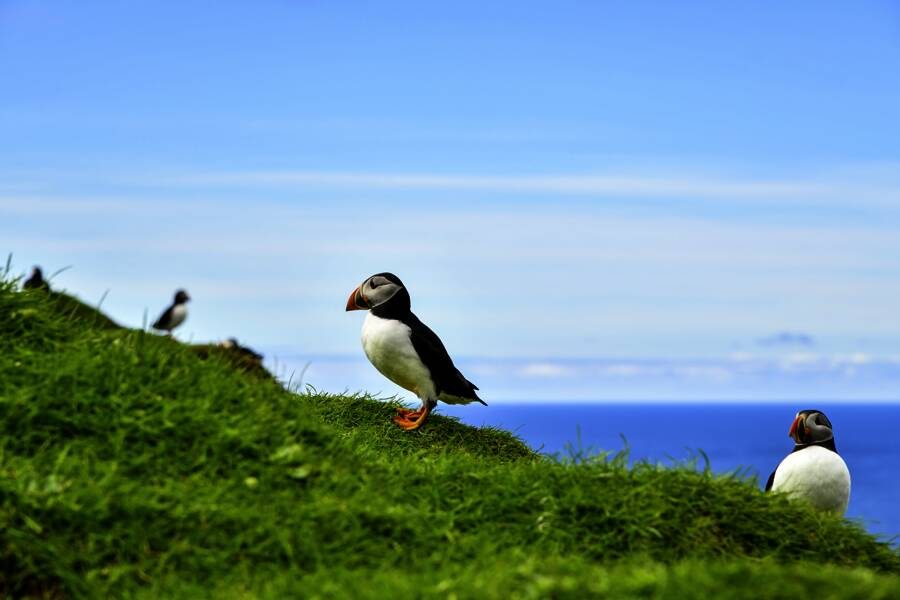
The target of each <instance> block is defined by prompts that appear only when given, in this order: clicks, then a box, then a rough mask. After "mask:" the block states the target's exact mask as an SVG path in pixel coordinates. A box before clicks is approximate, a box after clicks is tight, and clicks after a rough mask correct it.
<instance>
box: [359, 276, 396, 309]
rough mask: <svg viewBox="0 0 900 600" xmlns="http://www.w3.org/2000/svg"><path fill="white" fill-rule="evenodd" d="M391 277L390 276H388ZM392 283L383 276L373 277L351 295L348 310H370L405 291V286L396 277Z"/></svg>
mask: <svg viewBox="0 0 900 600" xmlns="http://www.w3.org/2000/svg"><path fill="white" fill-rule="evenodd" d="M387 275H390V274H387ZM391 277H392V278H393V279H394V280H396V281H392V280H391V279H389V278H388V277H386V276H385V275H382V274H378V275H372V276H371V277H369V278H368V279H366V280H365V281H363V282H362V283H361V284H359V287H357V288H356V289H355V290H353V291H352V292H351V293H350V298H348V299H347V310H368V309H370V308H375V307H376V306H379V305H381V304H384V303H385V302H387V301H388V300H390V299H391V298H393V297H394V295H395V294H396V293H397V292H399V291H400V290H402V289H403V284H402V283H400V280H399V279H397V278H396V277H395V276H391Z"/></svg>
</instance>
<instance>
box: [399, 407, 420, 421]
mask: <svg viewBox="0 0 900 600" xmlns="http://www.w3.org/2000/svg"><path fill="white" fill-rule="evenodd" d="M420 414H422V409H421V408H420V409H418V410H412V409H410V408H403V407H397V416H398V417H400V418H403V419H415V418H416V417H418V416H419V415H420Z"/></svg>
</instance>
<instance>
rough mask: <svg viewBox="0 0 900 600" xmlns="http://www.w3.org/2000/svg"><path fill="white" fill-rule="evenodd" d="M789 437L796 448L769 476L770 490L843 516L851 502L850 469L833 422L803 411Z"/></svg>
mask: <svg viewBox="0 0 900 600" xmlns="http://www.w3.org/2000/svg"><path fill="white" fill-rule="evenodd" d="M788 435H789V436H790V437H792V438H793V439H794V442H795V444H794V449H793V450H792V451H791V453H790V454H788V455H787V456H786V457H785V458H784V460H782V461H781V463H780V464H779V465H778V467H777V468H776V469H775V471H773V472H772V474H771V475H770V476H769V481H768V482H766V491H769V490H771V491H773V492H784V493H786V494H790V495H791V496H793V497H795V498H803V499H804V500H806V501H807V502H809V503H810V504H812V505H813V506H815V507H816V508H819V509H822V510H830V511H834V512H836V513H838V514H839V515H843V514H844V512H845V511H846V510H847V503H848V502H849V501H850V470H849V469H847V463H845V462H844V459H843V458H841V456H840V454H838V453H837V449H836V448H835V445H834V431H833V430H832V427H831V421H829V420H828V417H826V416H825V413H823V412H822V411H819V410H812V409H810V410H801V411H800V412H798V413H797V416H796V417H794V422H793V423H791V429H790V431H788Z"/></svg>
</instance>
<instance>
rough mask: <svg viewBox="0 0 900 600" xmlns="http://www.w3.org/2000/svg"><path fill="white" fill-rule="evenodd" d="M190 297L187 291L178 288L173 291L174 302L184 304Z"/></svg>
mask: <svg viewBox="0 0 900 600" xmlns="http://www.w3.org/2000/svg"><path fill="white" fill-rule="evenodd" d="M190 299H191V297H190V296H188V293H187V292H186V291H184V290H178V291H177V292H175V304H185V303H186V302H187V301H188V300H190Z"/></svg>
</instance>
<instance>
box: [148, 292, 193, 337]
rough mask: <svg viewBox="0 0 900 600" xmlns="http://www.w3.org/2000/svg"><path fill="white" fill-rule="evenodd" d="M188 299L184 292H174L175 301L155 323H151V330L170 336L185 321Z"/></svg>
mask: <svg viewBox="0 0 900 600" xmlns="http://www.w3.org/2000/svg"><path fill="white" fill-rule="evenodd" d="M190 299H191V297H190V296H188V295H187V292H186V291H184V290H178V291H177V292H175V300H174V301H173V302H172V305H171V306H170V307H169V308H167V309H166V311H165V312H164V313H163V314H161V315H160V316H159V318H158V319H157V320H156V322H155V323H153V329H156V330H158V331H165V332H166V333H167V334H168V335H172V330H173V329H175V328H176V327H178V326H179V325H181V324H182V323H184V320H185V319H187V315H188V313H187V303H188V300H190Z"/></svg>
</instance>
